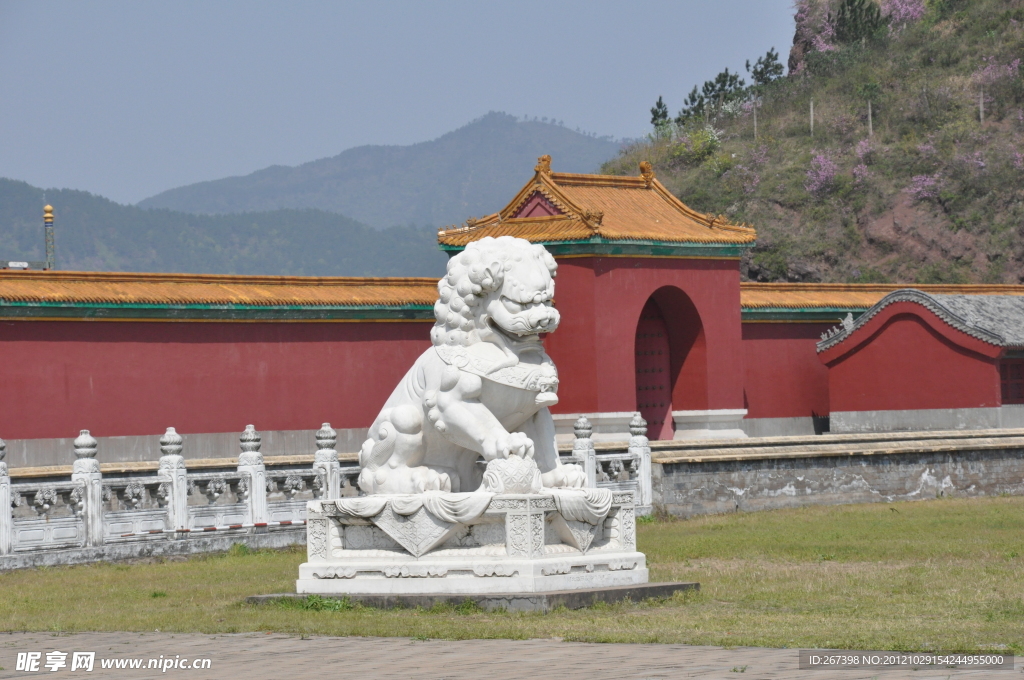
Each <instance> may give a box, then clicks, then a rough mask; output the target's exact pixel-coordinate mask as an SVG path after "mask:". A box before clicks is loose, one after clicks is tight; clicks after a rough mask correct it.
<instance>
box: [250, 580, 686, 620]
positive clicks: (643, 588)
mask: <svg viewBox="0 0 1024 680" xmlns="http://www.w3.org/2000/svg"><path fill="white" fill-rule="evenodd" d="M687 590H693V591H698V590H700V584H699V583H684V582H676V583H644V584H640V585H631V586H615V587H611V588H588V589H584V590H554V591H551V592H545V593H505V594H491V593H488V594H485V595H481V594H477V595H451V594H437V593H424V594H422V595H325V596H324V597H328V598H332V599H347V600H349V601H350V602H358V603H359V604H362V605H364V606H367V607H376V608H378V609H401V608H413V607H423V608H424V609H429V608H430V607H433V606H435V605H439V604H449V605H454V606H457V605H460V604H463V603H465V602H472V603H473V604H475V605H476V606H478V607H480V608H481V609H484V610H486V611H495V610H502V609H503V610H505V611H510V612H544V613H547V612H549V611H551V610H552V609H556V608H558V607H565V608H566V609H583V608H584V607H592V606H594V605H595V604H597V603H599V602H604V603H607V604H615V603H617V602H623V601H625V600H630V601H632V602H640V601H642V600H646V599H649V598H654V599H664V598H669V597H672V595H674V594H675V593H678V592H684V591H687ZM306 597H307V595H299V594H295V593H280V594H276V595H254V596H252V597H247V598H246V602H248V603H250V604H269V603H271V602H274V601H277V600H287V599H297V600H303V599H305V598H306Z"/></svg>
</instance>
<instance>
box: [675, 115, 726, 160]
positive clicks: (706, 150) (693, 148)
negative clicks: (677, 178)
mask: <svg viewBox="0 0 1024 680" xmlns="http://www.w3.org/2000/svg"><path fill="white" fill-rule="evenodd" d="M721 146H722V140H721V137H720V136H719V132H718V130H716V129H715V128H713V127H711V126H710V125H705V126H703V127H701V128H697V129H696V130H691V131H688V132H683V133H682V134H681V135H680V136H679V143H678V144H676V146H675V147H674V148H673V149H672V151H671V153H670V156H671V159H672V160H673V161H675V162H677V163H682V164H685V165H700V164H701V163H703V162H704V161H706V160H707V159H709V158H711V157H712V156H714V155H715V153H717V152H718V149H719V148H721Z"/></svg>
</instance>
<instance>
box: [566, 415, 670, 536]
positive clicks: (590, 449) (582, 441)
mask: <svg viewBox="0 0 1024 680" xmlns="http://www.w3.org/2000/svg"><path fill="white" fill-rule="evenodd" d="M629 430H630V435H631V436H630V438H629V445H628V447H626V448H625V450H621V449H618V450H615V449H613V450H607V448H608V447H607V445H602V450H601V451H596V450H595V446H594V441H593V439H592V438H591V437H592V432H593V429H592V427H591V424H590V421H589V420H588V419H587V417H586V416H581V417H580V418H579V419H577V421H576V423H575V425H574V426H573V431H574V433H575V439H574V441H573V450H572V453H571V454H569V455H563V457H562V460H563V462H565V463H577V464H579V465H581V466H583V470H584V472H585V473H586V475H587V486H589V487H596V488H607V489H611V490H612V491H632V492H633V493H634V495H635V498H636V512H637V515H638V516H643V515H649V514H650V513H651V512H652V509H653V508H652V506H653V497H654V494H653V487H652V481H651V447H650V442H649V441H648V439H647V422H646V421H645V420H644V419H643V418H642V417H641V416H640V414H639V413H636V414H634V415H633V418H632V420H631V421H630V423H629ZM616 448H617V447H616Z"/></svg>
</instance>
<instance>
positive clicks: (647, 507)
mask: <svg viewBox="0 0 1024 680" xmlns="http://www.w3.org/2000/svg"><path fill="white" fill-rule="evenodd" d="M629 435H630V436H629V455H631V456H633V458H634V459H636V460H638V461H639V465H637V480H636V481H637V485H636V486H637V499H636V510H637V514H639V515H649V514H650V513H651V511H652V507H651V505H652V503H653V502H654V501H653V497H654V494H653V490H652V488H651V442H650V440H648V439H647V421H646V420H644V419H643V418H642V417H640V414H639V413H637V414H635V415H634V416H633V419H632V420H630V421H629Z"/></svg>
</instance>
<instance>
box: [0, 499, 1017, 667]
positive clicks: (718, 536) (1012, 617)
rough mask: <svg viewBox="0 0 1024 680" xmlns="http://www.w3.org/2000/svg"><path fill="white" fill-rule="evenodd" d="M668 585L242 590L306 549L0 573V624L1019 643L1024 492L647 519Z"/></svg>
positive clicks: (655, 559)
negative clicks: (587, 589) (309, 597)
mask: <svg viewBox="0 0 1024 680" xmlns="http://www.w3.org/2000/svg"><path fill="white" fill-rule="evenodd" d="M639 529H640V532H639V541H640V545H639V548H640V550H642V551H643V552H645V553H646V554H647V558H648V563H649V565H650V568H651V580H652V581H669V580H684V581H700V583H701V592H700V593H697V594H687V595H677V596H676V597H675V598H673V599H670V600H667V601H662V602H644V603H638V604H623V605H614V606H602V607H595V608H593V609H589V610H579V611H565V610H562V611H556V612H553V613H550V614H509V613H501V612H499V613H484V612H480V611H475V610H473V609H469V608H465V607H461V608H436V609H432V610H420V609H408V610H394V611H381V610H376V609H370V608H363V607H359V606H356V607H352V608H346V609H342V610H338V611H323V610H316V609H310V608H304V607H303V606H302V604H301V603H294V604H290V605H286V604H281V605H269V606H251V605H247V604H244V603H243V601H242V600H243V598H244V597H246V596H247V595H253V594H261V593H274V592H289V591H294V579H295V577H296V575H297V570H298V565H299V563H300V562H302V561H303V560H304V557H305V551H304V550H298V549H295V550H285V551H266V552H255V553H248V554H247V553H246V551H244V550H237V549H236V550H233V551H232V552H230V553H228V554H218V555H208V556H201V557H195V558H191V559H187V560H186V559H182V560H163V561H153V562H143V563H133V564H93V565H84V566H76V567H61V568H43V569H31V570H23V571H15V572H8V573H3V574H0V593H2V596H0V630H4V631H9V630H14V631H18V630H36V631H85V630H123V631H153V630H160V631H164V632H203V633H215V632H244V631H275V632H283V633H294V634H311V635H369V636H403V637H421V638H422V637H427V638H446V639H458V638H530V637H557V638H563V639H566V640H581V641H592V642H674V643H689V644H712V645H724V646H747V645H751V646H766V647H825V648H847V649H893V650H917V649H937V650H974V649H1007V648H1008V649H1011V650H1013V651H1014V652H1016V653H1017V654H1021V653H1024V599H1022V597H1024V596H1022V594H1024V498H1016V497H1014V498H1007V497H1001V498H981V499H944V500H932V501H921V502H914V503H899V504H895V505H887V504H884V503H876V504H869V505H853V506H838V507H810V508H802V509H797V510H781V511H772V512H759V513H749V514H731V515H720V516H715V517H702V518H698V519H692V520H686V521H671V520H667V521H656V522H651V523H647V524H642V525H640V527H639Z"/></svg>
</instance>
